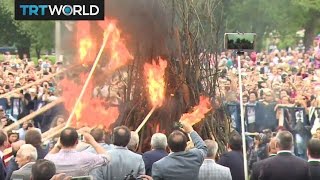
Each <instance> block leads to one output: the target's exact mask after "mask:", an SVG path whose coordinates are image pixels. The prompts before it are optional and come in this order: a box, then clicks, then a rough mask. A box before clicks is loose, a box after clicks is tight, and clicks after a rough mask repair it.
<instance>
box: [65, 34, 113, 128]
mask: <svg viewBox="0 0 320 180" xmlns="http://www.w3.org/2000/svg"><path fill="white" fill-rule="evenodd" d="M108 35H109V34H108ZM108 35H107V34H104V37H103V42H102V45H101V47H100V50H99V53H98V55H97V57H96V59H95V60H94V64H93V66H92V68H91V70H90V73H89V75H88V77H87V79H86V81H85V83H84V85H83V87H82V89H81V92H80V95H79V97H78V99H77V101H76V103H75V105H74V106H73V109H72V111H71V113H70V116H69V118H68V120H67V123H66V126H65V127H69V126H70V123H71V121H72V118H73V116H74V114H75V111H76V109H77V107H78V105H79V103H80V102H81V99H82V97H83V95H84V93H85V92H86V89H87V87H88V85H89V82H90V80H91V78H92V75H93V73H94V71H95V69H96V67H97V65H98V62H99V60H100V57H101V55H102V52H103V50H104V48H105V46H106V44H107V40H108Z"/></svg>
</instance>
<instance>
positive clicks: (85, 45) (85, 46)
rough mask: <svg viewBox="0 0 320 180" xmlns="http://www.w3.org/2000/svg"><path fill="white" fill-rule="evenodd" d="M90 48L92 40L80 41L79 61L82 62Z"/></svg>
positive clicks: (84, 39)
mask: <svg viewBox="0 0 320 180" xmlns="http://www.w3.org/2000/svg"><path fill="white" fill-rule="evenodd" d="M91 48H92V40H91V39H90V38H88V37H87V38H83V39H81V40H80V48H79V54H80V61H81V62H83V60H84V58H85V57H86V56H87V54H88V51H89V50H90V49H91Z"/></svg>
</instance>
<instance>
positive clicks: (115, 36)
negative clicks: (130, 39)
mask: <svg viewBox="0 0 320 180" xmlns="http://www.w3.org/2000/svg"><path fill="white" fill-rule="evenodd" d="M98 24H99V26H100V27H101V28H103V29H105V36H106V38H107V39H108V42H107V48H108V50H109V53H110V57H109V62H108V65H107V68H108V70H110V71H111V72H113V71H115V70H116V69H118V68H120V67H122V66H124V65H126V64H128V63H129V61H130V60H132V59H133V56H132V55H131V54H130V52H129V50H128V49H127V47H126V45H125V43H124V39H121V32H120V30H119V29H118V28H117V27H116V21H115V20H105V21H99V23H98Z"/></svg>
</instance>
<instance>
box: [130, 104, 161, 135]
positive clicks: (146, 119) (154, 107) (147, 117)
mask: <svg viewBox="0 0 320 180" xmlns="http://www.w3.org/2000/svg"><path fill="white" fill-rule="evenodd" d="M156 108H157V106H153V108H152V109H151V110H150V112H149V113H148V115H147V116H146V117H145V118H144V120H143V121H142V122H141V124H140V125H139V126H138V128H137V129H136V131H135V132H136V133H139V131H140V130H141V129H142V127H143V126H144V125H145V124H146V123H147V121H148V120H149V118H150V116H151V115H152V113H153V112H154V110H155V109H156Z"/></svg>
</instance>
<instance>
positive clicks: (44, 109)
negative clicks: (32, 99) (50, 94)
mask: <svg viewBox="0 0 320 180" xmlns="http://www.w3.org/2000/svg"><path fill="white" fill-rule="evenodd" d="M62 102H63V99H62V98H59V99H57V100H55V101H53V102H50V103H49V104H47V105H45V106H43V107H41V108H40V109H38V110H37V111H34V112H32V113H31V114H29V115H27V116H25V117H24V118H22V119H20V120H18V121H16V122H15V123H13V124H11V125H9V126H7V127H5V128H4V129H3V130H4V131H10V130H12V129H14V128H15V127H17V126H19V125H20V124H22V123H24V122H27V121H29V120H30V119H32V118H34V117H36V116H38V115H39V114H42V113H44V112H46V111H48V110H49V109H51V108H52V107H54V106H56V105H57V104H59V103H62Z"/></svg>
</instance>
